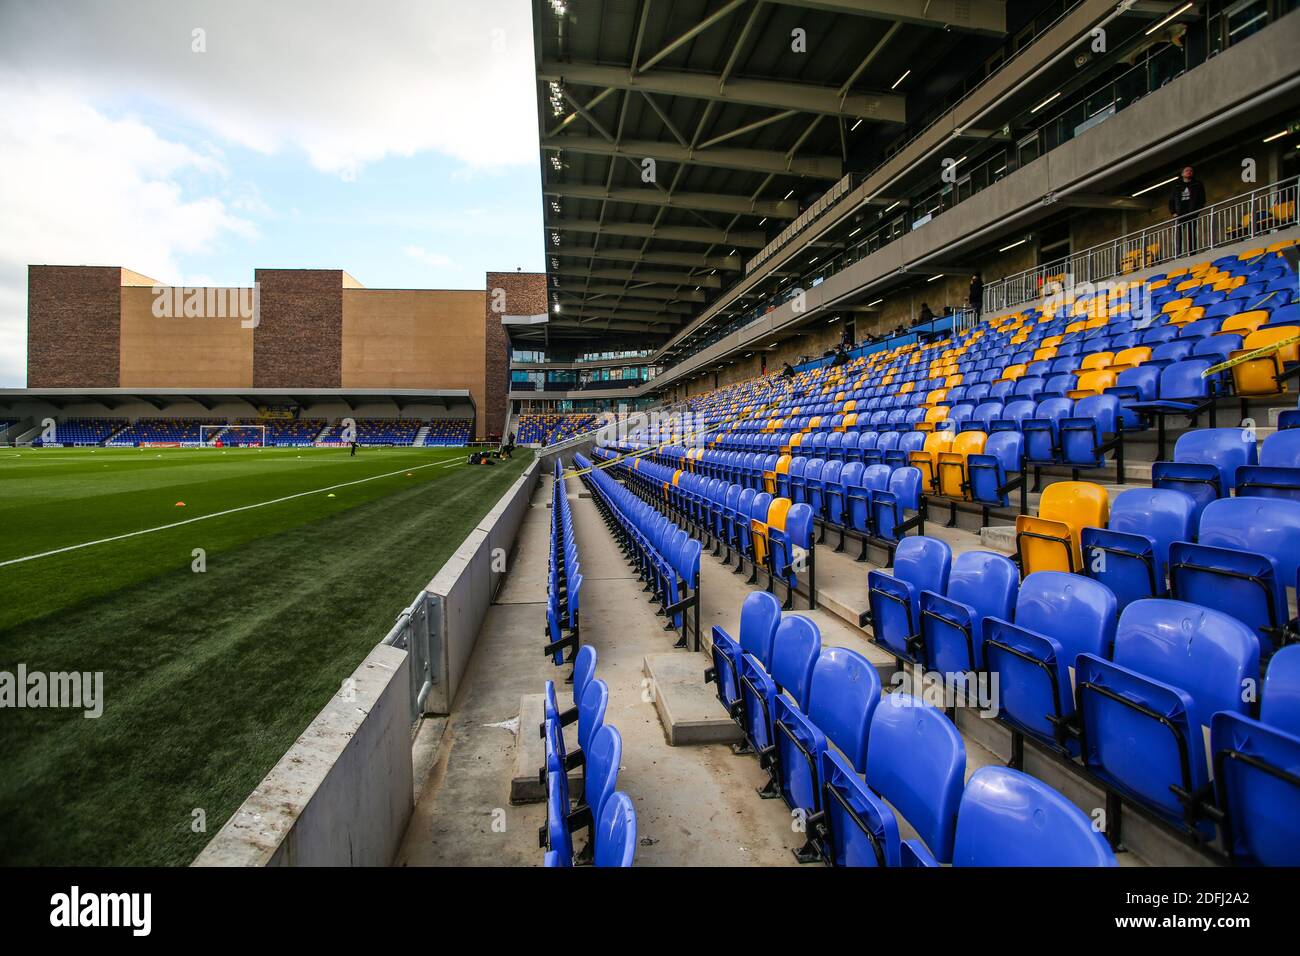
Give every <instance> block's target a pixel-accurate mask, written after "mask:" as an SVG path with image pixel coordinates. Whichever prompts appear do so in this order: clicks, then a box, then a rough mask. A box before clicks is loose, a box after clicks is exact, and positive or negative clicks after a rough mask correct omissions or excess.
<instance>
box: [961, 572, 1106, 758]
mask: <svg viewBox="0 0 1300 956" xmlns="http://www.w3.org/2000/svg"><path fill="white" fill-rule="evenodd" d="M1116 613H1117V605H1116V601H1115V595H1114V594H1112V593H1111V592H1110V589H1109V588H1107V587H1106V586H1105V585H1103V584H1098V583H1097V582H1096V581H1093V580H1090V579H1088V578H1083V577H1079V576H1078V575H1071V574H1066V573H1063V572H1060V571H1038V572H1035V573H1033V574H1031V575H1029V576H1028V577H1026V578H1025V579H1024V581H1023V582H1021V585H1020V591H1019V593H1018V594H1017V596H1016V610H1015V621H1014V623H1013V622H1012V621H1010V620H1005V619H1003V618H998V617H993V616H989V617H986V618H985V619H984V663H985V666H986V667H987V669H988V671H989V673H990V674H996V675H997V677H998V687H999V688H1000V689H1001V701H1000V709H999V711H998V714H997V719H999V720H1001V721H1002V722H1004V723H1006V724H1008V725H1009V726H1011V727H1012V728H1013V729H1014V730H1016V731H1017V732H1019V733H1024V734H1027V735H1029V736H1031V737H1033V738H1035V739H1037V740H1040V741H1042V742H1044V743H1047V744H1051V745H1054V746H1055V747H1057V748H1058V749H1059V750H1061V751H1062V752H1065V753H1072V752H1075V750H1076V748H1075V747H1074V744H1073V741H1072V740H1071V738H1070V735H1069V732H1068V726H1067V725H1068V722H1069V720H1070V718H1071V716H1072V715H1073V714H1074V710H1075V708H1074V695H1073V683H1072V679H1071V675H1070V670H1071V668H1073V667H1074V661H1075V658H1077V657H1078V656H1079V655H1080V654H1083V653H1092V654H1097V655H1100V656H1105V655H1107V654H1108V653H1109V651H1110V647H1111V643H1112V641H1113V639H1114V637H1115V618H1116ZM1014 743H1015V744H1016V746H1017V748H1018V746H1019V741H1014Z"/></svg>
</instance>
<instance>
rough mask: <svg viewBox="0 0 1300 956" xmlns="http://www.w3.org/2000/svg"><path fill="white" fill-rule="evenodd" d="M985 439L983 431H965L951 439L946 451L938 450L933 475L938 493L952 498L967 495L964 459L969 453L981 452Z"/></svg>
mask: <svg viewBox="0 0 1300 956" xmlns="http://www.w3.org/2000/svg"><path fill="white" fill-rule="evenodd" d="M987 440H988V435H986V434H985V433H984V432H979V431H965V432H962V433H961V434H959V435H957V437H956V438H954V439H953V440H952V445H951V447H950V448H949V450H948V451H940V452H939V455H938V460H937V463H936V468H937V474H936V476H935V484H936V485H937V490H938V492H939V494H941V495H943V496H944V497H946V498H953V499H957V498H960V499H963V500H964V499H966V498H968V497H969V494H968V486H969V482H968V479H967V475H966V461H967V458H968V457H969V456H970V455H980V454H983V453H984V443H985V442H986V441H987Z"/></svg>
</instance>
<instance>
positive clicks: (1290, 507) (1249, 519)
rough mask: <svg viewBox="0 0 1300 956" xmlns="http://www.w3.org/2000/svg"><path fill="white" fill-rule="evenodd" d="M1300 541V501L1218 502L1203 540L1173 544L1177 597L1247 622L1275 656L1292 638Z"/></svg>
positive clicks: (1208, 509)
mask: <svg viewBox="0 0 1300 956" xmlns="http://www.w3.org/2000/svg"><path fill="white" fill-rule="evenodd" d="M1297 542H1300V502H1296V501H1287V500H1284V499H1279V498H1221V499H1219V500H1218V501H1212V502H1210V503H1209V504H1208V505H1206V506H1205V509H1204V510H1203V511H1202V512H1201V516H1200V526H1199V531H1198V534H1197V541H1196V543H1195V544H1193V543H1191V542H1188V541H1175V542H1174V543H1173V544H1172V545H1170V548H1169V588H1170V593H1171V594H1172V595H1173V596H1174V597H1175V598H1178V599H1179V600H1182V601H1192V602H1194V603H1196V604H1201V605H1204V606H1205V607H1209V608H1214V609H1215V610H1218V611H1222V612H1223V613H1225V614H1229V615H1231V616H1233V617H1235V618H1237V619H1238V620H1240V621H1242V622H1244V623H1245V624H1247V625H1248V626H1249V627H1250V628H1251V629H1252V630H1253V631H1254V632H1255V634H1256V635H1257V636H1258V638H1259V642H1260V647H1261V651H1262V656H1264V657H1267V656H1268V655H1269V654H1271V653H1272V651H1273V649H1274V648H1276V647H1280V646H1281V645H1282V643H1283V642H1284V640H1285V637H1286V633H1287V629H1288V618H1289V613H1288V606H1287V588H1289V587H1292V586H1293V585H1294V584H1295V583H1296V581H1297V578H1296V574H1297V566H1298V564H1300V547H1297Z"/></svg>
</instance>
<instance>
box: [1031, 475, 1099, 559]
mask: <svg viewBox="0 0 1300 956" xmlns="http://www.w3.org/2000/svg"><path fill="white" fill-rule="evenodd" d="M1109 512H1110V497H1109V496H1108V495H1107V493H1106V489H1105V488H1103V487H1102V486H1101V485H1097V484H1093V483H1092V482H1088V481H1058V482H1056V483H1054V484H1051V485H1048V486H1047V488H1046V489H1045V490H1044V491H1043V494H1042V497H1041V498H1040V499H1039V502H1038V515H1037V516H1036V517H1034V516H1031V515H1023V514H1022V515H1018V516H1017V517H1016V553H1017V555H1018V557H1019V560H1020V569H1021V572H1022V573H1023V574H1025V575H1026V576H1027V575H1030V574H1033V573H1034V572H1035V571H1082V567H1083V561H1082V557H1081V555H1080V551H1079V532H1080V529H1082V528H1085V527H1092V528H1104V527H1106V519H1107V516H1108V514H1109Z"/></svg>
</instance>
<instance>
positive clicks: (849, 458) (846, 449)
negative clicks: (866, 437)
mask: <svg viewBox="0 0 1300 956" xmlns="http://www.w3.org/2000/svg"><path fill="white" fill-rule="evenodd" d="M859 438H860V433H858V432H845V433H844V435H843V437H842V438H841V440H840V459H841V460H842V461H843V462H845V464H847V463H849V462H853V461H856V462H858V463H861V462H862V453H861V450H860V449H859V448H858V440H859Z"/></svg>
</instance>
